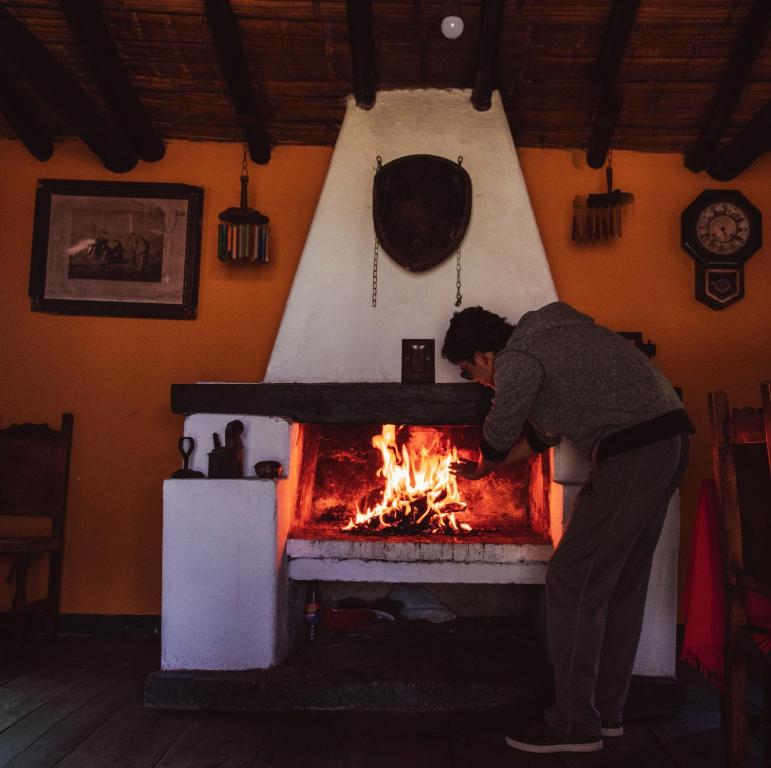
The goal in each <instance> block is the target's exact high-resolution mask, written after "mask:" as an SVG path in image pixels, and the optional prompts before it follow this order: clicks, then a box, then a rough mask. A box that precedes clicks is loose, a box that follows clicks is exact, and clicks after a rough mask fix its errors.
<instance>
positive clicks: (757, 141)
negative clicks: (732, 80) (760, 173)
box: [707, 101, 771, 181]
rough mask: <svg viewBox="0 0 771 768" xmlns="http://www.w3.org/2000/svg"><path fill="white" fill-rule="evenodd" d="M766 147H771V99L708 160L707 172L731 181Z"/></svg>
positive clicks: (713, 176) (712, 175)
mask: <svg viewBox="0 0 771 768" xmlns="http://www.w3.org/2000/svg"><path fill="white" fill-rule="evenodd" d="M768 149H771V101H768V102H766V104H765V105H764V106H763V107H762V108H761V109H760V111H759V112H758V113H757V114H756V115H755V117H753V118H752V120H750V122H749V123H747V125H746V126H745V127H744V128H743V129H742V131H741V133H739V134H738V135H737V136H736V137H735V138H734V139H733V141H731V142H729V143H728V144H726V145H725V147H723V149H721V150H720V152H718V153H717V154H716V155H715V156H714V157H713V158H712V160H710V162H709V165H708V166H707V173H708V174H709V175H710V176H711V177H712V178H713V179H717V180H718V181H731V179H734V178H736V176H738V175H739V174H740V173H741V172H742V171H743V170H744V169H745V168H748V167H749V166H750V165H752V163H754V162H755V160H757V159H758V158H759V157H760V156H761V155H762V154H763V153H764V152H765V151H766V150H768Z"/></svg>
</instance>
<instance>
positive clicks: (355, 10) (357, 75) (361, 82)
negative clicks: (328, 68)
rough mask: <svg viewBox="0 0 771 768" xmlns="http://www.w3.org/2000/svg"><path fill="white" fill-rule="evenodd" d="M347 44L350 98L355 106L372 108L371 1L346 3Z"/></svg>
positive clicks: (348, 1)
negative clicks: (349, 68)
mask: <svg viewBox="0 0 771 768" xmlns="http://www.w3.org/2000/svg"><path fill="white" fill-rule="evenodd" d="M346 11H347V17H348V41H349V44H350V46H351V69H352V73H351V75H352V80H353V95H354V98H355V99H356V106H358V107H361V108H362V109H371V108H372V107H373V106H374V104H375V35H374V32H373V28H372V0H347V3H346Z"/></svg>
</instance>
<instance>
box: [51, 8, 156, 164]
mask: <svg viewBox="0 0 771 768" xmlns="http://www.w3.org/2000/svg"><path fill="white" fill-rule="evenodd" d="M59 5H60V6H61V8H62V11H63V12H64V15H65V17H66V19H67V23H68V24H69V26H70V29H71V30H72V34H73V35H74V36H75V39H76V40H77V41H78V44H79V46H80V50H81V53H82V54H83V57H84V58H85V60H86V61H87V62H88V64H89V66H90V68H91V71H92V72H93V74H94V77H95V78H96V81H97V83H98V84H99V89H100V90H101V92H102V95H103V96H104V98H105V101H106V102H107V104H108V105H109V106H110V108H111V109H112V111H113V113H114V114H115V115H116V116H117V117H118V119H119V120H120V123H121V126H122V128H123V130H124V131H125V132H126V135H127V136H128V138H129V140H130V141H131V143H132V144H133V145H134V148H135V149H136V151H137V153H138V154H139V156H140V157H141V158H142V160H145V161H147V162H150V163H152V162H156V161H157V160H160V159H161V158H162V157H163V155H164V153H165V151H166V148H165V147H164V145H163V139H162V138H161V135H160V134H159V133H158V131H157V130H156V129H155V128H154V127H153V124H152V123H151V122H150V120H149V119H148V117H147V114H146V113H145V110H144V107H143V106H142V102H141V101H140V100H139V97H138V96H137V92H136V91H135V90H134V86H133V85H132V84H131V81H130V80H129V77H128V75H127V74H126V70H125V68H124V66H123V62H122V61H121V59H120V56H119V55H118V50H117V48H116V47H115V44H114V43H113V41H112V37H111V35H110V30H109V29H108V27H107V25H106V24H105V22H104V18H103V17H102V10H101V6H100V3H99V0H59Z"/></svg>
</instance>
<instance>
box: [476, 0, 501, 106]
mask: <svg viewBox="0 0 771 768" xmlns="http://www.w3.org/2000/svg"><path fill="white" fill-rule="evenodd" d="M503 3H504V0H483V2H482V9H481V12H480V15H481V21H480V33H479V48H478V50H477V65H476V75H475V77H474V90H473V92H472V94H471V103H472V104H473V105H474V109H476V110H479V111H480V112H482V111H485V110H487V109H490V105H491V96H492V92H493V88H494V87H495V64H496V62H497V60H498V41H499V40H500V37H501V28H502V27H503Z"/></svg>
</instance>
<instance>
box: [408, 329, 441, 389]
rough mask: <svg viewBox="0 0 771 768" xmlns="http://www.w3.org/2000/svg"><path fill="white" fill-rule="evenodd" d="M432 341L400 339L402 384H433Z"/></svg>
mask: <svg viewBox="0 0 771 768" xmlns="http://www.w3.org/2000/svg"><path fill="white" fill-rule="evenodd" d="M434 346H435V344H434V339H402V384H433V383H434V379H435V373H434Z"/></svg>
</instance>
